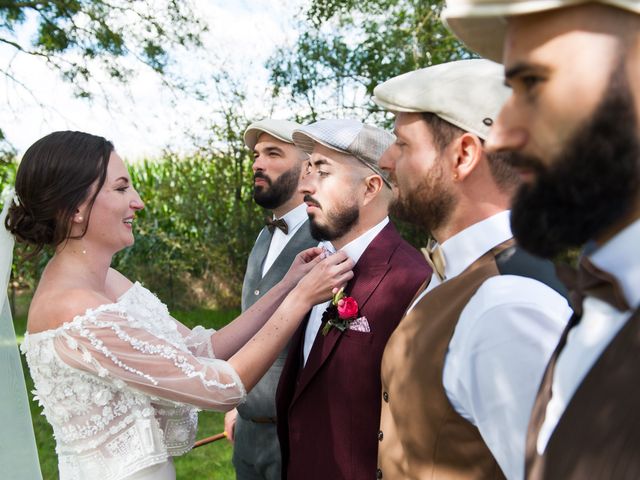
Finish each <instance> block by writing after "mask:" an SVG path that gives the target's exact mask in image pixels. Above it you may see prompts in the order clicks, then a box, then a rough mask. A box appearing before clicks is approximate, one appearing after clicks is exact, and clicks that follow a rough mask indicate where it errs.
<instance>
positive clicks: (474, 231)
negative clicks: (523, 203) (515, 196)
mask: <svg viewBox="0 0 640 480" xmlns="http://www.w3.org/2000/svg"><path fill="white" fill-rule="evenodd" d="M510 216H511V212H510V211H509V210H505V211H504V212H500V213H497V214H495V215H493V216H491V217H489V218H486V219H484V220H481V221H480V222H478V223H474V224H473V225H471V226H470V227H467V228H465V229H464V230H462V231H461V232H458V233H456V234H455V235H454V236H453V237H451V238H449V239H448V240H447V241H446V242H444V243H443V244H442V252H443V254H444V258H445V269H444V270H445V276H446V278H453V277H455V276H457V275H460V274H461V273H462V272H463V271H465V270H466V269H467V268H468V267H469V266H470V265H471V264H472V263H473V262H475V261H476V260H477V259H478V258H480V257H481V256H482V255H484V254H485V253H487V252H488V251H489V250H491V249H492V248H493V247H495V246H496V245H500V244H501V243H502V242H504V241H506V240H509V239H510V238H511V237H512V236H513V234H512V233H511V226H510V223H509V221H510Z"/></svg>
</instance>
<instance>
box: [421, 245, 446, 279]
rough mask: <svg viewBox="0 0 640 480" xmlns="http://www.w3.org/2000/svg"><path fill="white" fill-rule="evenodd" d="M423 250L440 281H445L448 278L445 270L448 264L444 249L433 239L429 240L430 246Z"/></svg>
mask: <svg viewBox="0 0 640 480" xmlns="http://www.w3.org/2000/svg"><path fill="white" fill-rule="evenodd" d="M421 250H422V254H423V255H424V258H426V259H427V263H428V264H429V266H430V267H431V269H432V270H433V272H434V273H435V274H436V275H437V276H438V278H439V279H440V281H442V280H444V279H445V278H446V276H445V274H444V269H445V266H446V265H447V263H446V262H445V260H444V253H443V252H442V247H441V246H440V245H438V242H436V241H435V240H434V239H433V238H432V239H430V240H429V243H428V245H427V246H426V247H425V248H422V249H421Z"/></svg>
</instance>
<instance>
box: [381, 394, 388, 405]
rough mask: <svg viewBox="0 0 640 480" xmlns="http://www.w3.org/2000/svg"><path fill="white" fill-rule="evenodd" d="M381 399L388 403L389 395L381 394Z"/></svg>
mask: <svg viewBox="0 0 640 480" xmlns="http://www.w3.org/2000/svg"><path fill="white" fill-rule="evenodd" d="M382 399H383V400H384V401H385V402H387V403H389V394H388V393H387V392H383V393H382Z"/></svg>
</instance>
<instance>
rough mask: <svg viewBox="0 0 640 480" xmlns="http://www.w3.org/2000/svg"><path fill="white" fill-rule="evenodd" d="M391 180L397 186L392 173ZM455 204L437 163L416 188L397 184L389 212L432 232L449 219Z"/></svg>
mask: <svg viewBox="0 0 640 480" xmlns="http://www.w3.org/2000/svg"><path fill="white" fill-rule="evenodd" d="M391 179H392V182H393V183H395V184H396V185H397V180H396V178H395V176H394V175H391ZM454 206H455V196H454V195H453V193H451V192H450V191H449V189H447V187H446V185H445V183H444V173H443V171H442V168H441V167H439V166H436V167H434V171H433V172H432V174H429V175H428V176H427V177H425V178H423V179H421V180H420V182H419V183H418V184H417V186H416V187H414V188H411V189H402V188H401V187H400V188H399V193H398V196H397V197H396V198H395V199H394V201H393V202H392V203H391V205H390V207H389V213H390V214H391V215H392V216H394V217H396V218H398V219H400V220H404V221H407V222H409V223H412V224H414V225H418V226H420V227H422V228H424V229H425V230H426V231H428V232H433V231H434V230H437V229H438V228H439V227H441V226H442V225H444V224H445V223H446V222H447V221H448V220H449V217H450V216H451V212H452V211H453V207H454Z"/></svg>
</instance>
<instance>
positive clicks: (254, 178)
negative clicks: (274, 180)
mask: <svg viewBox="0 0 640 480" xmlns="http://www.w3.org/2000/svg"><path fill="white" fill-rule="evenodd" d="M257 178H262V179H263V180H265V181H266V182H267V184H269V185H271V179H270V178H269V177H267V176H266V175H265V174H264V173H262V172H256V173H254V174H253V181H254V182H255V181H256V179H257Z"/></svg>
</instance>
